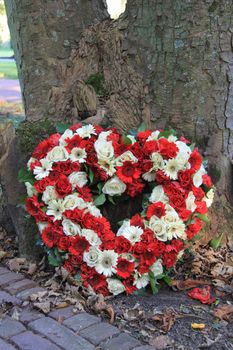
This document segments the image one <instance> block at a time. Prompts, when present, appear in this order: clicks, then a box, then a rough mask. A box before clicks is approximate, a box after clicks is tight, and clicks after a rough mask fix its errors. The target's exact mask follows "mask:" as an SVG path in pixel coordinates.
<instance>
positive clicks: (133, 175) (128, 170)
mask: <svg viewBox="0 0 233 350" xmlns="http://www.w3.org/2000/svg"><path fill="white" fill-rule="evenodd" d="M116 168H117V172H116V174H117V176H118V177H119V178H120V179H121V180H122V181H123V182H124V183H126V184H130V183H132V182H133V181H134V180H137V179H139V178H140V175H141V172H140V170H139V169H138V164H137V163H133V162H131V161H126V162H124V163H123V165H122V166H117V167H116Z"/></svg>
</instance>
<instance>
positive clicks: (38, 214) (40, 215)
mask: <svg viewBox="0 0 233 350" xmlns="http://www.w3.org/2000/svg"><path fill="white" fill-rule="evenodd" d="M25 205H26V210H27V211H28V212H29V214H30V215H31V216H33V217H34V218H35V220H36V221H37V222H42V221H47V215H46V214H45V213H44V212H43V211H42V210H41V208H42V207H43V205H44V204H43V203H39V202H38V199H37V197H36V195H33V196H32V197H30V198H27V199H26V201H25Z"/></svg>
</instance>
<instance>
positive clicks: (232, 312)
mask: <svg viewBox="0 0 233 350" xmlns="http://www.w3.org/2000/svg"><path fill="white" fill-rule="evenodd" d="M214 316H215V317H217V318H219V319H220V320H225V321H229V320H230V319H231V318H232V317H233V305H227V304H224V305H222V306H219V307H218V308H217V309H215V310H214Z"/></svg>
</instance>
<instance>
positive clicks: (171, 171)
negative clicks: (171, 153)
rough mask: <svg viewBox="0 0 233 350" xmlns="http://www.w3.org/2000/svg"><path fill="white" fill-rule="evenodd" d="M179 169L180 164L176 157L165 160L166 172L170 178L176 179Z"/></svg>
mask: <svg viewBox="0 0 233 350" xmlns="http://www.w3.org/2000/svg"><path fill="white" fill-rule="evenodd" d="M179 170H180V164H179V162H178V161H177V160H176V159H175V158H173V159H169V160H166V161H165V166H164V172H165V174H166V175H167V176H168V177H170V179H172V180H176V179H177V177H178V171H179Z"/></svg>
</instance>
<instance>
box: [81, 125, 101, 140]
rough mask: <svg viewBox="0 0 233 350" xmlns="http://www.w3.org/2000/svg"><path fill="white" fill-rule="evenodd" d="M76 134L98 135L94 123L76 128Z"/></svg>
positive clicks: (84, 135)
mask: <svg viewBox="0 0 233 350" xmlns="http://www.w3.org/2000/svg"><path fill="white" fill-rule="evenodd" d="M76 134H77V135H79V136H80V137H82V138H85V137H88V138H90V137H91V135H96V131H95V128H94V126H93V125H91V124H88V125H83V126H82V127H81V128H78V129H77V130H76Z"/></svg>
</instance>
